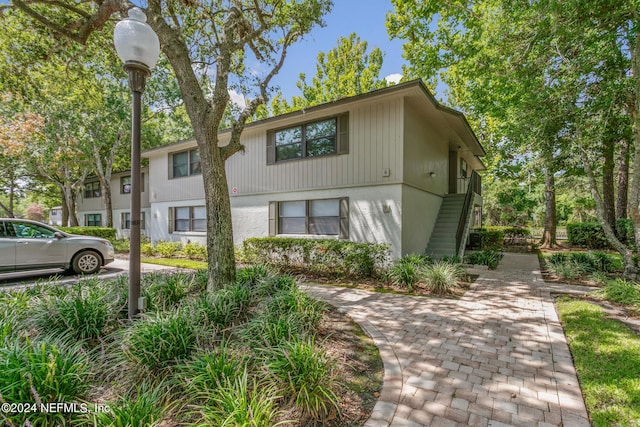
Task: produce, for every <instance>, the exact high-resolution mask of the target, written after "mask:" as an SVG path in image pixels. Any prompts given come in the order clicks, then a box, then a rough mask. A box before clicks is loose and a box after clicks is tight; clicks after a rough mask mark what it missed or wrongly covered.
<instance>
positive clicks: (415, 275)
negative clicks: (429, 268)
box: [387, 262, 421, 291]
mask: <svg viewBox="0 0 640 427" xmlns="http://www.w3.org/2000/svg"><path fill="white" fill-rule="evenodd" d="M420 274H421V267H420V266H418V265H416V264H413V263H410V262H405V263H403V262H398V263H396V264H395V265H394V266H393V267H391V268H390V269H389V271H388V272H387V276H388V277H389V280H391V283H393V284H394V285H396V286H403V287H406V288H407V289H409V290H410V291H411V290H413V287H414V286H415V284H416V283H418V282H419V281H420Z"/></svg>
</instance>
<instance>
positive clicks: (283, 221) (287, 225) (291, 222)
mask: <svg viewBox="0 0 640 427" xmlns="http://www.w3.org/2000/svg"><path fill="white" fill-rule="evenodd" d="M279 232H280V234H306V232H307V230H306V228H305V219H304V218H280V227H279Z"/></svg>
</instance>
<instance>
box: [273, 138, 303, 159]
mask: <svg viewBox="0 0 640 427" xmlns="http://www.w3.org/2000/svg"><path fill="white" fill-rule="evenodd" d="M300 158H302V143H301V142H298V143H296V144H291V145H284V146H282V147H276V160H289V159H300Z"/></svg>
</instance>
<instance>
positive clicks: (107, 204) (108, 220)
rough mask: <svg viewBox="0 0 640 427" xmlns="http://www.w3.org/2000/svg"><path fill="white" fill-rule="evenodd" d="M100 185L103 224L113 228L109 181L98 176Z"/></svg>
mask: <svg viewBox="0 0 640 427" xmlns="http://www.w3.org/2000/svg"><path fill="white" fill-rule="evenodd" d="M100 187H102V200H103V201H104V209H105V212H106V213H105V221H104V226H105V227H110V228H113V203H112V201H111V183H110V182H108V181H106V180H105V179H104V178H102V177H100Z"/></svg>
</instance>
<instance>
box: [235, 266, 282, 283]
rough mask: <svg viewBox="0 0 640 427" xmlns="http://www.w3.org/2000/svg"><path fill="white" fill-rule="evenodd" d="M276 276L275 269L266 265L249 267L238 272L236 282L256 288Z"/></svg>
mask: <svg viewBox="0 0 640 427" xmlns="http://www.w3.org/2000/svg"><path fill="white" fill-rule="evenodd" d="M275 276H276V274H275V272H274V271H273V269H272V268H271V267H269V266H268V265H266V264H256V265H249V266H246V267H243V268H239V269H238V271H236V282H237V283H241V284H245V285H248V286H251V287H253V288H255V287H257V286H258V285H259V284H260V283H262V282H263V281H265V280H269V279H271V278H273V277H275Z"/></svg>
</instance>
